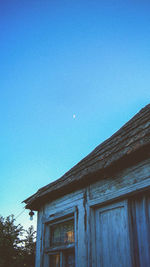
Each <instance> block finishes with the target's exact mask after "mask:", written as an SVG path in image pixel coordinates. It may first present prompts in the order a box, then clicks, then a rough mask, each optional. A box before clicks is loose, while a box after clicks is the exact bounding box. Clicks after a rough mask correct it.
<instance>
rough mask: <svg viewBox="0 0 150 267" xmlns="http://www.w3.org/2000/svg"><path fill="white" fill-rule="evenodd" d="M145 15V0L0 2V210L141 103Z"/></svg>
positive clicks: (145, 84) (149, 38) (147, 80)
mask: <svg viewBox="0 0 150 267" xmlns="http://www.w3.org/2000/svg"><path fill="white" fill-rule="evenodd" d="M149 14H150V4H149V3H148V2H146V1H142V2H141V1H131V0H130V1H123V0H116V1H115V0H114V1H113V0H111V1H109V0H108V1H98V0H95V1H89V0H86V1H84V0H80V1H78V0H61V1H60V0H55V1H54V0H45V1H42V0H36V1H35V0H30V1H29V0H26V1H24V0H22V1H15V0H14V1H7V0H5V1H3V0H1V2H0V119H1V120H0V121H1V131H0V147H1V149H0V179H1V187H0V203H1V205H0V214H2V215H3V216H7V215H9V214H12V213H13V214H15V216H16V215H18V214H19V213H20V212H21V211H22V209H23V207H24V205H23V204H21V201H22V200H24V199H25V198H27V197H28V196H30V195H31V194H33V193H35V191H36V190H37V189H38V188H40V187H42V186H44V185H46V184H48V183H50V182H51V181H53V180H55V179H57V178H59V177H60V176H61V175H63V174H64V173H65V172H66V171H68V170H69V168H71V167H72V166H73V165H75V164H76V163H77V162H78V161H79V160H81V159H82V158H83V157H84V156H86V155H87V154H88V153H89V152H91V150H92V149H94V148H95V147H96V146H97V145H98V144H100V143H101V142H102V141H104V140H105V139H106V138H108V137H110V136H111V135H112V134H113V133H114V132H115V131H116V130H118V129H119V128H120V127H121V126H122V125H123V124H124V123H125V122H127V121H128V120H129V119H130V118H131V117H132V116H133V115H135V114H136V113H137V112H138V111H139V110H140V109H141V108H142V107H144V106H145V105H146V104H148V103H149V100H150V16H149ZM74 114H75V118H74V117H73V115H74ZM17 222H20V223H22V224H23V225H24V226H25V227H27V226H28V225H30V222H29V218H28V212H27V211H25V212H24V214H22V215H21V216H20V217H19V218H18V220H17Z"/></svg>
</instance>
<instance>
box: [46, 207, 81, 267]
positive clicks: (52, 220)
mask: <svg viewBox="0 0 150 267" xmlns="http://www.w3.org/2000/svg"><path fill="white" fill-rule="evenodd" d="M77 214H78V210H77V207H74V208H71V209H67V210H64V211H62V212H58V213H55V214H51V215H50V216H49V217H48V218H43V226H44V227H43V231H44V238H43V265H42V266H44V267H47V266H49V265H50V256H51V255H56V254H58V253H59V254H60V267H64V260H63V258H64V255H65V252H67V251H74V254H75V266H77V263H76V255H77ZM71 220H73V222H74V243H71V244H66V245H61V246H56V247H51V246H50V228H51V226H54V225H57V224H61V223H64V222H67V221H71Z"/></svg>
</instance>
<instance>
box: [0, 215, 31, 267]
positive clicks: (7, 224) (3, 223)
mask: <svg viewBox="0 0 150 267" xmlns="http://www.w3.org/2000/svg"><path fill="white" fill-rule="evenodd" d="M35 234H36V232H35V231H34V228H33V226H31V227H29V229H28V230H24V229H23V227H22V226H21V225H20V224H18V225H15V218H14V215H10V216H8V217H7V218H3V217H2V216H0V267H34V265H35Z"/></svg>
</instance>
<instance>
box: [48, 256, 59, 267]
mask: <svg viewBox="0 0 150 267" xmlns="http://www.w3.org/2000/svg"><path fill="white" fill-rule="evenodd" d="M50 267H60V255H59V254H57V255H56V254H55V255H51V256H50Z"/></svg>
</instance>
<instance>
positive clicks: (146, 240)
mask: <svg viewBox="0 0 150 267" xmlns="http://www.w3.org/2000/svg"><path fill="white" fill-rule="evenodd" d="M130 212H131V231H132V233H133V234H132V243H133V249H134V266H136V267H147V266H150V197H149V196H148V195H139V196H138V197H136V198H134V199H132V200H130Z"/></svg>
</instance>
